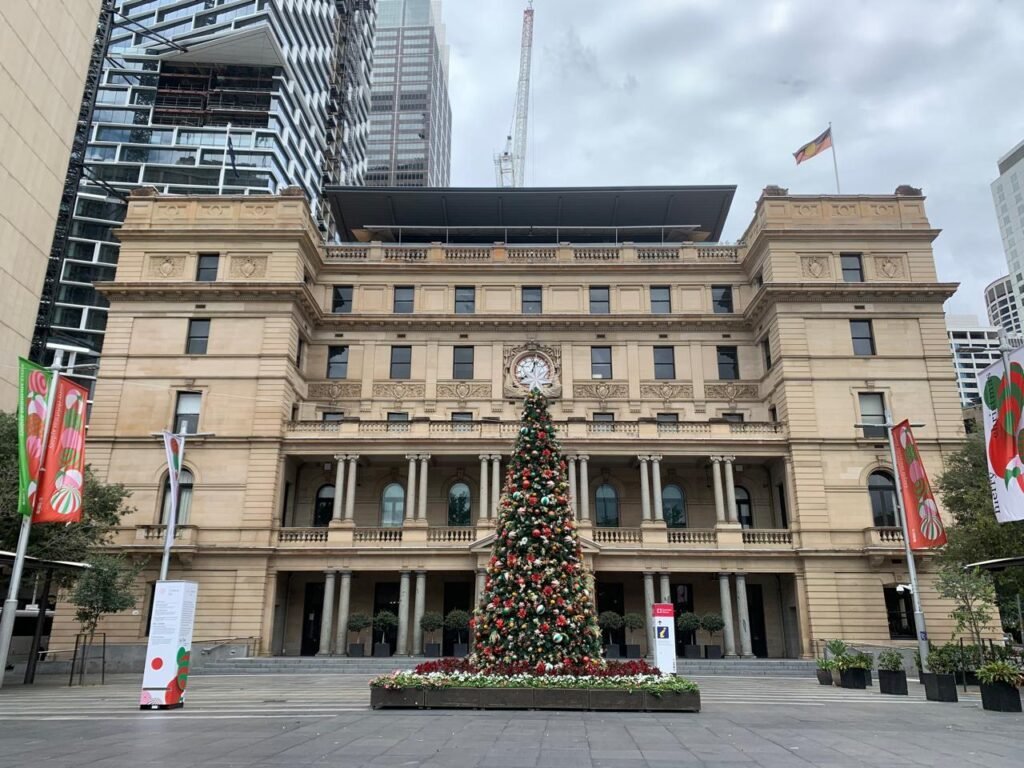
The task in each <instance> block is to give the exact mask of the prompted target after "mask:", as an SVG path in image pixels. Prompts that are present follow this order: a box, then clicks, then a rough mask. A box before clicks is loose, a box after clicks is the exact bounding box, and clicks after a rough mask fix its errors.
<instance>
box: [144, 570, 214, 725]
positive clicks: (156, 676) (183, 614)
mask: <svg viewBox="0 0 1024 768" xmlns="http://www.w3.org/2000/svg"><path fill="white" fill-rule="evenodd" d="M198 587H199V585H198V584H196V583H195V582H194V581H158V582H157V583H156V590H155V591H154V593H153V612H152V619H151V620H150V625H149V646H148V647H147V648H146V669H145V671H144V672H143V675H142V695H141V696H140V698H139V709H175V708H177V707H182V706H184V705H185V686H186V685H187V683H188V669H189V659H190V656H191V654H192V627H193V625H194V624H195V618H196V594H197V593H198Z"/></svg>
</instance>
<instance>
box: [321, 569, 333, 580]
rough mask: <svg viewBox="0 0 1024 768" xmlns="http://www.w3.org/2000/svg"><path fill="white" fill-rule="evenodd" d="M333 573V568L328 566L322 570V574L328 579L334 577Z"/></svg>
mask: <svg viewBox="0 0 1024 768" xmlns="http://www.w3.org/2000/svg"><path fill="white" fill-rule="evenodd" d="M334 574H335V570H334V569H333V568H328V569H327V570H326V571H324V576H326V577H327V578H329V579H333V578H334Z"/></svg>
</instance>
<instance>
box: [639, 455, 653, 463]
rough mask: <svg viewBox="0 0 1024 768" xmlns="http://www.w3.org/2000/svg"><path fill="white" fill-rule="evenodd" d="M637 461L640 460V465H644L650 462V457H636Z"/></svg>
mask: <svg viewBox="0 0 1024 768" xmlns="http://www.w3.org/2000/svg"><path fill="white" fill-rule="evenodd" d="M637 459H639V460H640V463H641V464H646V463H647V462H648V461H650V459H651V457H650V456H637Z"/></svg>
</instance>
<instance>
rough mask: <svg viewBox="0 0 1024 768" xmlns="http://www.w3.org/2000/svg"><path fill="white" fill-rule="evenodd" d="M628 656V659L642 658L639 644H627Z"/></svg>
mask: <svg viewBox="0 0 1024 768" xmlns="http://www.w3.org/2000/svg"><path fill="white" fill-rule="evenodd" d="M626 658H627V659H639V658H640V646H639V645H630V644H628V643H627V645H626Z"/></svg>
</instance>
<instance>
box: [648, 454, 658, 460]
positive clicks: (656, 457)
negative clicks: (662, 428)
mask: <svg viewBox="0 0 1024 768" xmlns="http://www.w3.org/2000/svg"><path fill="white" fill-rule="evenodd" d="M647 458H649V459H650V460H651V461H661V456H654V455H653V454H652V455H651V456H648V457H647Z"/></svg>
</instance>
